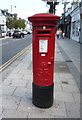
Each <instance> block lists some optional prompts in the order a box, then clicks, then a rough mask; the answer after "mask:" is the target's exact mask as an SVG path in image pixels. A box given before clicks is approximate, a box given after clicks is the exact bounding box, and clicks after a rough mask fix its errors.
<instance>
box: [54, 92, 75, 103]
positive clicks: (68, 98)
mask: <svg viewBox="0 0 82 120" xmlns="http://www.w3.org/2000/svg"><path fill="white" fill-rule="evenodd" d="M55 99H56V100H61V101H62V102H72V103H74V98H73V95H72V93H68V92H64V91H63V92H60V91H59V92H55Z"/></svg>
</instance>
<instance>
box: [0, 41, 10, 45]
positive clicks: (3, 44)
mask: <svg viewBox="0 0 82 120" xmlns="http://www.w3.org/2000/svg"><path fill="white" fill-rule="evenodd" d="M8 43H9V42H6V43H2V44H0V45H6V44H8Z"/></svg>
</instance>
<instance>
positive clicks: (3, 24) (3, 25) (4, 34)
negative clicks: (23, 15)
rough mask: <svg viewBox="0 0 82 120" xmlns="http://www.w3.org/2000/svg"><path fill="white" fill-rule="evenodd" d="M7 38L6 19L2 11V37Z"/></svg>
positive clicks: (0, 20)
mask: <svg viewBox="0 0 82 120" xmlns="http://www.w3.org/2000/svg"><path fill="white" fill-rule="evenodd" d="M5 36H6V17H5V15H4V14H3V11H2V10H1V9H0V37H5Z"/></svg>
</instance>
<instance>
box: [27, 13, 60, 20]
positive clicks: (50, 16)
mask: <svg viewBox="0 0 82 120" xmlns="http://www.w3.org/2000/svg"><path fill="white" fill-rule="evenodd" d="M28 20H29V21H30V22H34V21H54V22H56V21H59V20H60V17H59V16H56V15H54V14H50V13H39V14H35V15H33V16H31V17H28Z"/></svg>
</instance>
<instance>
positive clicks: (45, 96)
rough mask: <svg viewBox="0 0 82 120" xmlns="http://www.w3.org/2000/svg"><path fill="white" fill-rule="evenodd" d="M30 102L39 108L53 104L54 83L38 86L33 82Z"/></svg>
mask: <svg viewBox="0 0 82 120" xmlns="http://www.w3.org/2000/svg"><path fill="white" fill-rule="evenodd" d="M32 87H33V88H32V102H33V104H34V105H35V106H37V107H39V108H49V107H51V106H52V105H53V89H54V84H52V85H49V86H38V85H36V84H34V83H33V86H32Z"/></svg>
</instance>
